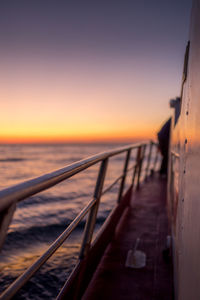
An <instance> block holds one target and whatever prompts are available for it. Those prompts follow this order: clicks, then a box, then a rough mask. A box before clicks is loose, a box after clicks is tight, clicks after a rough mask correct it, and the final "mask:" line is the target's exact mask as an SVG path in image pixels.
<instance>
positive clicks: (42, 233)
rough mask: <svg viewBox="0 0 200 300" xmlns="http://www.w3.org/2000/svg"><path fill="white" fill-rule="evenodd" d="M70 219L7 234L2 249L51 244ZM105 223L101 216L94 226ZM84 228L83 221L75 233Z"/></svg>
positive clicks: (103, 217)
mask: <svg viewBox="0 0 200 300" xmlns="http://www.w3.org/2000/svg"><path fill="white" fill-rule="evenodd" d="M71 221H72V220H71V219H66V220H65V221H63V222H61V223H57V224H47V225H44V226H33V227H28V228H26V229H23V230H20V231H18V230H16V231H12V232H10V233H8V235H7V237H6V242H5V244H4V247H3V252H4V251H9V250H10V249H12V251H13V249H15V250H16V249H21V248H22V247H23V248H27V247H30V246H31V245H32V244H36V243H45V244H46V243H51V242H53V241H54V240H55V239H56V238H57V237H58V236H59V235H60V234H61V233H62V232H63V231H64V230H65V229H66V228H67V227H68V226H69V224H70V223H71ZM104 221H105V216H103V215H101V216H99V217H98V218H97V221H96V225H98V226H99V225H102V224H103V222H104ZM84 226H85V220H82V221H81V222H80V223H79V225H78V226H77V227H76V229H75V232H76V234H77V233H81V232H82V231H83V228H84Z"/></svg>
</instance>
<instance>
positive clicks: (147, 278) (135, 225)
mask: <svg viewBox="0 0 200 300" xmlns="http://www.w3.org/2000/svg"><path fill="white" fill-rule="evenodd" d="M168 232H169V231H168V222H167V214H166V181H165V180H163V179H159V178H157V177H154V178H151V179H149V180H148V182H145V183H144V184H142V186H141V188H140V190H139V191H135V192H134V193H133V197H132V200H131V206H130V208H129V209H127V210H126V211H125V213H124V216H123V219H122V221H121V223H120V224H119V226H118V229H117V232H116V234H115V237H114V238H113V240H112V242H111V244H110V245H109V246H108V248H107V250H106V252H105V255H104V257H103V258H102V260H101V262H100V264H99V266H98V268H97V270H96V272H95V274H94V276H93V279H92V280H91V283H90V285H89V286H88V288H87V290H86V292H85V294H84V296H83V298H82V299H84V300H90V299H94V300H96V299H104V300H106V299H115V300H121V299H123V300H125V299H126V300H128V299H134V300H143V299H145V300H151V299H153V300H169V299H173V275H172V266H171V263H169V262H168V263H167V262H166V261H165V260H164V259H163V254H162V251H163V249H164V248H165V244H166V236H167V235H168ZM137 237H139V238H140V243H139V246H138V250H141V251H144V252H145V253H146V256H147V260H146V266H145V267H144V268H142V269H131V268H126V267H125V261H126V257H127V253H128V250H129V249H131V248H132V247H133V245H134V244H135V241H136V238H137Z"/></svg>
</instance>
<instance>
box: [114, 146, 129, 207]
mask: <svg viewBox="0 0 200 300" xmlns="http://www.w3.org/2000/svg"><path fill="white" fill-rule="evenodd" d="M130 155H131V149H129V150H128V151H127V154H126V160H125V164H124V170H123V175H122V181H121V184H120V188H119V194H118V199H117V202H118V203H119V202H120V200H121V197H122V194H123V190H124V184H125V180H126V173H127V168H128V163H129V158H130Z"/></svg>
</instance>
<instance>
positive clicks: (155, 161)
mask: <svg viewBox="0 0 200 300" xmlns="http://www.w3.org/2000/svg"><path fill="white" fill-rule="evenodd" d="M155 146H157V147H156V148H157V149H156V156H155V160H154V166H153V169H154V171H156V164H157V161H158V152H159V148H158V145H156V144H155Z"/></svg>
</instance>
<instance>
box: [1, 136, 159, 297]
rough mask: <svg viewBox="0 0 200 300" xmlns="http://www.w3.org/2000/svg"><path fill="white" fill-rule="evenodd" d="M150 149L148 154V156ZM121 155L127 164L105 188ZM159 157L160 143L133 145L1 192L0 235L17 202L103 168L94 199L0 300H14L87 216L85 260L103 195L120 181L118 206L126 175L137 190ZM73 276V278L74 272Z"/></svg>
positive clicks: (82, 249) (82, 248)
mask: <svg viewBox="0 0 200 300" xmlns="http://www.w3.org/2000/svg"><path fill="white" fill-rule="evenodd" d="M153 147H155V148H156V150H155V152H154V159H153V162H152V152H153V151H152V149H153ZM147 149H148V153H147V154H146V150H147ZM133 150H136V158H135V160H134V164H133V165H132V166H131V167H129V163H130V160H131V154H132V151H133ZM122 153H125V161H124V167H123V172H122V174H121V175H120V176H119V177H118V178H117V179H115V180H114V182H112V184H110V185H109V187H107V188H106V189H103V186H104V180H105V176H106V171H107V167H108V162H109V159H110V158H111V157H113V156H116V155H119V154H122ZM145 155H146V156H145ZM158 156H159V152H158V147H157V144H156V143H155V142H153V141H150V142H142V143H137V144H131V145H128V146H124V147H121V148H118V149H115V150H111V151H106V152H103V153H100V154H97V155H94V156H91V157H89V158H87V159H83V160H80V161H78V162H75V163H73V164H71V165H68V166H67V167H65V168H62V169H60V170H57V171H55V172H52V173H49V174H46V175H43V176H40V177H38V178H35V179H32V180H28V181H26V182H24V183H21V184H18V185H15V186H13V187H10V188H6V189H4V190H2V191H0V215H1V217H2V218H1V223H0V233H1V231H2V233H3V231H5V228H6V226H7V227H8V224H9V222H10V220H11V218H12V215H13V212H14V210H15V207H16V203H17V202H19V201H22V200H24V199H27V198H28V197H30V196H33V195H35V194H37V193H39V192H42V191H44V190H47V189H49V188H51V187H53V186H55V185H57V184H58V183H60V182H62V181H64V180H66V179H68V178H70V177H72V176H74V175H75V174H77V173H80V172H81V171H83V170H86V169H88V168H89V167H91V166H93V165H96V164H97V163H100V168H99V172H98V176H97V180H96V186H95V190H94V194H93V197H92V200H91V201H90V202H89V203H88V204H87V205H86V206H85V207H84V208H83V209H82V210H81V211H80V213H79V214H78V215H77V216H76V217H75V219H74V220H73V221H72V222H71V223H70V224H69V226H68V227H67V228H66V229H65V230H64V232H63V233H62V234H61V235H60V236H59V237H58V238H57V239H56V240H55V241H54V242H53V243H52V245H51V246H50V247H49V248H48V249H47V250H46V252H45V253H44V254H43V255H41V256H40V257H39V258H38V259H37V260H36V261H35V262H34V263H33V264H32V265H31V266H30V267H29V268H28V269H27V270H26V271H25V272H24V273H23V274H22V275H21V276H19V277H18V278H17V279H16V280H15V281H14V282H13V283H12V284H11V285H10V286H9V287H8V288H7V289H6V290H5V291H4V292H3V293H2V295H1V296H0V299H1V300H3V299H4V300H5V299H11V298H12V297H13V296H14V295H15V294H16V293H17V292H18V291H19V289H21V287H23V286H24V285H25V283H26V282H27V281H28V280H29V279H30V278H31V277H32V276H33V275H34V274H35V273H36V272H37V271H38V269H39V268H40V267H41V266H42V265H43V264H44V263H45V262H46V261H47V260H48V259H49V258H50V257H51V256H52V255H53V254H54V252H55V251H56V250H57V249H58V248H59V247H60V246H61V245H62V244H63V243H64V241H65V240H66V239H67V238H68V237H69V236H70V234H71V233H72V231H73V230H74V229H75V228H76V227H77V226H78V224H79V223H80V222H81V220H83V218H84V217H85V216H86V215H88V216H87V220H86V223H85V228H84V236H83V240H82V245H81V247H80V254H79V260H81V259H83V258H84V257H86V256H87V253H88V251H89V249H90V247H91V245H92V240H93V232H94V228H95V223H96V217H97V213H98V207H99V203H100V199H101V196H102V195H104V194H105V193H107V192H108V191H110V190H111V189H112V188H113V187H114V185H116V184H117V183H118V182H120V184H119V191H118V195H117V202H118V204H119V203H120V201H121V199H122V197H123V195H124V188H125V181H126V176H127V174H128V173H129V172H132V180H131V182H132V183H131V188H132V187H135V188H136V189H138V188H139V186H140V181H141V173H142V172H144V175H143V179H147V178H148V176H149V175H150V174H151V173H152V172H153V171H154V170H156V166H157V162H158ZM145 157H146V166H145V168H144V165H143V162H144V158H145ZM111 214H112V211H111ZM105 223H106V222H105ZM103 226H104V225H103ZM103 226H102V227H103ZM100 231H101V229H100ZM75 268H76V267H75ZM70 276H73V271H72V274H71V275H70ZM68 282H70V277H69V279H68V281H67V282H66V284H65V286H64V288H65V289H66V285H67V284H68ZM61 293H62V291H61Z"/></svg>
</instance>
